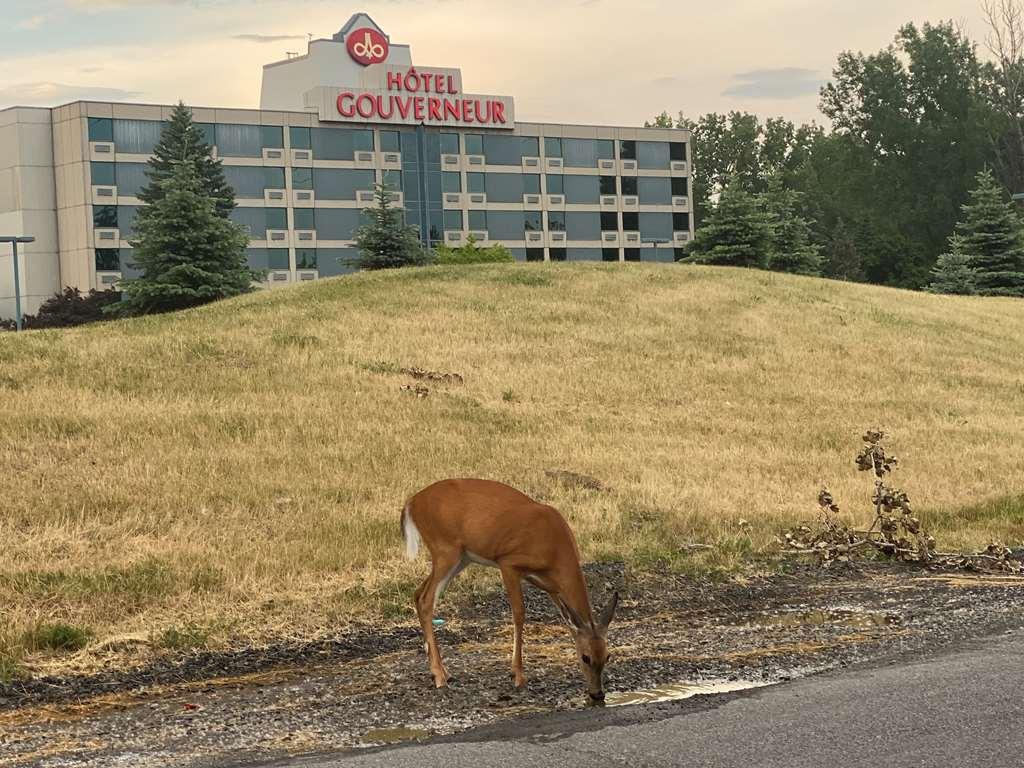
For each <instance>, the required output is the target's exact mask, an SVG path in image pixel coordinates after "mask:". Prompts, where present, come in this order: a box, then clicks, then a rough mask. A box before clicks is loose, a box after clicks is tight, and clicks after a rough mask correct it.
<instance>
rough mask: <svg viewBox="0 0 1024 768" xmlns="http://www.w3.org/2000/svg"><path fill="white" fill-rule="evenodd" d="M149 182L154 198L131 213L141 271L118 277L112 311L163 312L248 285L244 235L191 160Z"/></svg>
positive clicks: (247, 288)
mask: <svg viewBox="0 0 1024 768" xmlns="http://www.w3.org/2000/svg"><path fill="white" fill-rule="evenodd" d="M154 183H155V184H156V185H157V190H156V191H157V192H158V194H157V196H156V198H155V201H154V202H153V203H152V204H151V205H147V206H145V207H144V208H141V209H139V212H138V214H136V217H135V239H134V240H133V241H132V246H133V248H134V249H135V250H134V254H133V255H134V257H135V266H137V267H138V268H140V269H141V270H142V275H141V277H138V278H135V279H131V280H125V281H123V282H122V284H121V288H122V291H123V298H122V301H121V302H120V304H117V305H115V306H114V308H113V311H116V312H118V313H120V314H147V313H150V312H166V311H169V310H174V309H182V308H185V307H191V306H195V305H198V304H205V303H207V302H210V301H214V300H216V299H222V298H226V297H229V296H237V295H238V294H240V293H245V292H247V291H250V290H252V288H253V284H252V282H253V277H254V275H253V273H252V270H250V269H249V268H248V267H247V266H246V259H245V249H246V246H247V245H248V244H249V235H248V233H247V232H246V231H245V229H244V228H243V227H241V226H239V225H238V224H235V223H234V222H232V221H229V220H228V219H225V218H223V217H222V216H220V214H219V213H218V211H217V200H216V198H214V197H212V196H211V195H210V194H209V193H208V192H207V189H206V183H205V180H204V179H201V178H200V177H199V174H198V173H197V171H196V167H195V164H194V163H190V162H181V163H178V164H177V165H176V166H175V167H174V172H173V174H172V175H171V176H170V177H168V178H165V179H163V180H160V181H157V182H154Z"/></svg>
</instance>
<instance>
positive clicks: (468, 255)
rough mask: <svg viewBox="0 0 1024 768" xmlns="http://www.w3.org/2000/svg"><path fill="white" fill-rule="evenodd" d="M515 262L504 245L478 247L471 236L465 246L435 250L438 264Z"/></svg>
mask: <svg viewBox="0 0 1024 768" xmlns="http://www.w3.org/2000/svg"><path fill="white" fill-rule="evenodd" d="M515 260H516V259H515V257H514V256H513V255H512V252H511V251H509V249H508V248H506V247H505V246H504V245H500V244H495V245H485V246H479V245H477V243H476V239H475V238H474V237H473V236H472V235H470V236H469V240H468V241H467V242H466V244H465V245H463V246H460V247H458V248H449V247H448V246H447V245H440V246H438V248H437V263H438V264H490V263H508V262H514V261H515Z"/></svg>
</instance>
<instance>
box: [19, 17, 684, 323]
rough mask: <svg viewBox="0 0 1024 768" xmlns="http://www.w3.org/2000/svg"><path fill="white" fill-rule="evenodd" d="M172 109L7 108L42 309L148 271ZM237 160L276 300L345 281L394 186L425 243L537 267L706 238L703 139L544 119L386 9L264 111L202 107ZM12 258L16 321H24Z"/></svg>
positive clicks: (311, 62)
mask: <svg viewBox="0 0 1024 768" xmlns="http://www.w3.org/2000/svg"><path fill="white" fill-rule="evenodd" d="M170 112H171V106H170V105H149V104H125V103H103V102H93V101H78V102H74V103H72V104H67V105H64V106H60V107H55V108H52V109H50V108H32V107H12V108H9V109H5V110H0V235H21V234H24V235H33V236H34V237H35V238H36V241H35V242H34V243H32V244H30V245H27V246H22V247H21V249H20V250H19V257H20V265H21V276H22V280H21V296H22V306H23V310H24V311H25V312H29V313H31V312H35V311H36V310H37V309H38V307H39V305H40V303H42V302H43V301H44V300H45V299H47V298H49V297H50V296H52V295H53V294H54V293H56V292H58V291H60V290H62V289H63V288H65V287H76V288H79V289H81V290H82V291H87V290H88V289H90V288H97V289H103V288H109V287H112V286H114V285H116V284H117V282H118V280H120V279H121V278H122V277H131V276H133V275H135V274H137V270H135V268H134V267H133V264H132V247H131V240H132V221H133V219H134V217H135V214H136V212H137V211H138V209H139V207H140V206H141V205H142V202H141V201H140V200H139V199H138V193H139V190H140V189H142V188H143V186H145V184H146V182H147V179H146V175H145V169H146V161H147V159H148V158H149V156H150V153H151V152H152V149H153V147H154V145H155V144H156V142H157V141H158V139H159V137H160V132H161V129H162V126H163V122H164V121H165V120H166V119H167V118H168V116H169V114H170ZM193 113H194V117H195V120H196V122H197V123H198V124H199V125H200V127H201V128H202V130H203V131H204V132H205V134H206V138H207V141H208V142H209V144H210V145H211V146H213V147H214V151H215V153H216V156H217V157H218V158H219V159H220V160H221V161H222V162H223V166H224V171H225V174H226V176H227V180H228V182H229V184H231V186H232V187H233V188H234V190H235V195H236V202H237V207H236V209H235V211H234V212H233V213H232V218H233V219H234V220H235V221H237V222H239V223H241V224H243V225H245V226H246V227H247V228H248V230H249V233H250V237H251V241H250V248H249V251H248V254H249V262H250V264H251V266H252V267H254V268H258V269H263V270H267V275H268V284H269V285H270V286H278V285H287V284H289V283H294V282H298V281H304V280H315V279H317V278H320V277H328V276H332V275H338V274H343V273H345V272H347V271H350V270H351V267H350V266H348V265H347V264H346V262H347V261H349V260H351V259H352V258H353V257H354V256H356V251H355V249H354V248H353V242H352V238H353V232H354V230H355V229H356V228H357V227H358V226H359V225H360V224H361V223H362V221H363V215H362V212H363V210H364V209H365V208H366V207H368V206H371V205H373V190H374V186H375V185H376V184H378V183H385V184H387V185H389V186H390V187H391V189H393V190H394V192H393V199H394V202H395V203H396V204H397V205H400V206H402V207H404V209H405V215H406V221H407V222H408V223H409V224H410V225H413V226H415V227H417V229H418V230H419V232H420V235H421V238H422V239H423V241H424V242H425V243H429V244H431V245H436V244H438V243H446V244H448V245H451V246H457V245H460V244H463V243H465V242H466V240H467V238H469V237H470V236H473V237H474V238H475V239H476V240H477V241H478V242H480V243H482V244H486V243H501V244H502V245H505V246H506V247H508V248H509V250H510V251H511V252H512V253H513V254H514V255H515V257H516V258H517V259H519V260H525V261H672V260H673V259H674V257H675V256H676V255H677V254H678V252H679V251H678V249H680V248H681V247H683V246H685V244H686V243H687V242H688V241H689V240H690V239H691V238H692V237H693V220H692V217H691V215H690V187H689V185H690V173H691V170H692V168H691V163H690V159H691V150H690V134H689V132H687V131H682V130H673V129H654V128H628V127H621V128H616V127H605V126H588V125H572V124H551V123H528V122H521V121H518V120H517V119H516V117H517V115H516V113H515V104H514V100H513V99H512V98H511V97H509V96H490V95H477V94H467V93H465V92H464V91H463V85H462V73H461V72H460V70H458V69H450V68H437V67H417V66H414V65H413V63H412V56H411V52H410V49H409V46H407V45H402V44H398V43H394V42H392V41H391V40H390V38H389V37H388V36H387V35H386V34H385V33H384V31H383V30H382V29H381V28H380V27H378V26H377V24H376V23H375V22H374V21H373V20H372V19H371V18H370V17H369V16H367V15H366V14H363V13H359V14H356V15H354V16H353V17H352V18H351V19H350V20H349V22H348V23H347V24H346V25H345V26H344V27H343V28H342V29H341V31H339V32H338V34H336V35H334V36H333V37H332V38H330V39H322V40H312V41H310V42H309V44H308V50H307V53H306V54H305V55H302V56H295V57H293V58H288V59H286V60H284V61H278V62H275V63H272V64H268V65H266V66H265V67H264V72H263V84H262V93H261V98H260V108H259V109H251V110H249V109H221V108H216V107H194V108H193ZM11 266H12V265H11V257H10V249H9V246H6V245H0V317H5V318H9V317H12V316H13V314H14V293H13V280H12V269H11Z"/></svg>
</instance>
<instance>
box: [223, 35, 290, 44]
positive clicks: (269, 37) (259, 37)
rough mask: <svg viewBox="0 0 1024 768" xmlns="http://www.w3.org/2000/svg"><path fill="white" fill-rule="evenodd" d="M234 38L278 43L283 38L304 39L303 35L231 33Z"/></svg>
mask: <svg viewBox="0 0 1024 768" xmlns="http://www.w3.org/2000/svg"><path fill="white" fill-rule="evenodd" d="M231 37H232V38H233V39H235V40H242V41H244V42H247V43H280V42H282V41H284V40H305V39H306V36H305V35H257V34H245V35H232V36H231Z"/></svg>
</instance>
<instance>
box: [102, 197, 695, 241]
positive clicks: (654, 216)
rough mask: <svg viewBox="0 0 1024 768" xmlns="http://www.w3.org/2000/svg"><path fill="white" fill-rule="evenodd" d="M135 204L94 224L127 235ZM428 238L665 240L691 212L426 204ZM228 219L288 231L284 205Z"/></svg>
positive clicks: (298, 211) (256, 233) (335, 214)
mask: <svg viewBox="0 0 1024 768" xmlns="http://www.w3.org/2000/svg"><path fill="white" fill-rule="evenodd" d="M138 210H139V207H138V206H131V205H121V206H113V205H97V206H93V226H94V227H96V228H98V229H118V230H120V233H121V237H123V238H128V237H131V235H132V231H133V230H132V225H133V223H134V219H135V214H136V212H137V211H138ZM429 215H430V217H431V227H432V229H433V230H434V232H435V233H434V234H431V239H440V234H439V232H440V231H441V230H444V231H456V232H457V231H462V230H471V231H474V232H487V233H488V236H489V237H490V238H491V239H494V240H522V239H524V237H525V233H526V232H543V231H545V224H547V227H546V231H549V232H565V233H566V237H567V238H568V239H569V240H591V241H596V240H600V239H601V233H602V232H617V231H619V230H620V229H621V230H623V231H626V232H640V233H641V236H642V237H644V238H657V239H663V240H669V239H671V238H672V235H673V233H674V232H688V231H689V229H690V214H688V213H654V212H628V211H627V212H623V213H616V212H614V211H601V212H598V211H547V213H546V214H545V213H544V212H543V211H483V210H479V211H458V210H446V211H438V210H431V211H430V213H429ZM231 220H232V221H234V222H235V223H237V224H241V225H242V226H244V227H245V228H246V229H247V230H248V231H249V234H250V237H251V238H252V239H254V240H262V239H264V238H265V237H266V236H267V230H276V231H287V230H288V229H289V227H288V209H287V208H236V209H235V210H234V211H232V212H231ZM292 221H293V224H294V226H293V228H294V229H295V230H312V231H315V232H316V236H317V238H318V239H320V240H351V239H352V238H353V236H354V233H355V231H356V229H358V228H359V227H360V226H361V225H362V224H363V223H365V217H364V216H363V211H362V210H360V209H358V208H295V209H293V211H292ZM406 221H407V222H408V223H409V224H410V225H413V226H417V225H418V224H419V215H418V213H417V212H413V211H408V212H406Z"/></svg>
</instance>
